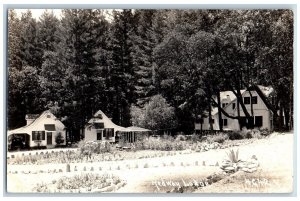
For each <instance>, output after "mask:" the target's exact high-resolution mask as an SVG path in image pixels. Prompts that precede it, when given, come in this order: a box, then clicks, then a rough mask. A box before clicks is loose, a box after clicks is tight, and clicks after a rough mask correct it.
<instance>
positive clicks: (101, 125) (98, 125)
mask: <svg viewBox="0 0 300 201" xmlns="http://www.w3.org/2000/svg"><path fill="white" fill-rule="evenodd" d="M94 126H95V129H103V128H104V123H95V124H94Z"/></svg>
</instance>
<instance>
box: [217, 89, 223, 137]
mask: <svg viewBox="0 0 300 201" xmlns="http://www.w3.org/2000/svg"><path fill="white" fill-rule="evenodd" d="M217 99H218V106H219V107H218V116H219V127H220V131H223V120H222V112H221V110H220V109H219V108H220V107H221V97H220V92H219V91H218V92H217Z"/></svg>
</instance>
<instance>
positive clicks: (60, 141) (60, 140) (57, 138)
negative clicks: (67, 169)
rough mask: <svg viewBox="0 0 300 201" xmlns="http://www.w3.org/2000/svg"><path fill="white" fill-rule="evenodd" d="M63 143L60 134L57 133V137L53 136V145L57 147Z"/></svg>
mask: <svg viewBox="0 0 300 201" xmlns="http://www.w3.org/2000/svg"><path fill="white" fill-rule="evenodd" d="M64 141H65V139H64V137H63V136H62V134H61V132H59V133H57V135H56V136H55V143H56V144H57V145H60V144H62V143H64Z"/></svg>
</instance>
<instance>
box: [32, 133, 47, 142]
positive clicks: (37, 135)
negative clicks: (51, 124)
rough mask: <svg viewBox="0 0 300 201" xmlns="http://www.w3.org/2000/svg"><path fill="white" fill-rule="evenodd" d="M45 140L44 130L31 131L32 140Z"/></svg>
mask: <svg viewBox="0 0 300 201" xmlns="http://www.w3.org/2000/svg"><path fill="white" fill-rule="evenodd" d="M35 140H45V131H32V141H35Z"/></svg>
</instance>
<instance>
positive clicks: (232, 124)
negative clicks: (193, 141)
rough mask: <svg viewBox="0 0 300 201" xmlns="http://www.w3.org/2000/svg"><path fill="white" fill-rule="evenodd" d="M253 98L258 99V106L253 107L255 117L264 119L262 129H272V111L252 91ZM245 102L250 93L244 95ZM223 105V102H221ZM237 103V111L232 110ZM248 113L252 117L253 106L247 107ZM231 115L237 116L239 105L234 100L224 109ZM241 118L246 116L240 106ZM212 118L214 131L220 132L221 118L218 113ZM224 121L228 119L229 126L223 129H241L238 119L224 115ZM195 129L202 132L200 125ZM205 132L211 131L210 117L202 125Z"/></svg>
mask: <svg viewBox="0 0 300 201" xmlns="http://www.w3.org/2000/svg"><path fill="white" fill-rule="evenodd" d="M251 94H252V97H254V96H256V97H257V104H252V105H253V116H254V117H255V116H262V118H263V125H262V127H261V128H267V129H269V130H271V129H272V125H271V122H270V118H271V116H270V110H269V109H268V108H267V106H266V105H265V103H264V102H263V100H262V99H261V97H260V96H259V95H258V94H257V92H256V91H251ZM242 96H243V100H244V97H250V94H249V92H248V91H245V92H244V93H243V94H242ZM223 100H224V103H227V102H228V101H227V100H226V99H223ZM221 103H223V102H221ZM233 103H235V109H233V108H232V104H233ZM245 106H246V109H247V111H248V112H249V113H250V115H251V104H248V105H245ZM223 109H224V110H225V111H226V112H227V113H228V114H229V115H231V116H237V115H238V112H237V103H236V100H233V101H232V102H230V103H229V104H228V105H227V106H226V107H224V108H223ZM240 116H245V114H244V112H243V109H242V107H241V106H240ZM212 118H213V119H214V120H215V122H214V124H213V129H214V130H219V129H220V127H219V117H218V113H216V114H214V115H213V116H212ZM222 119H227V126H223V129H224V130H226V129H228V130H238V129H239V123H238V120H237V119H230V118H228V117H226V116H225V115H223V114H222ZM195 129H196V130H200V124H195ZM202 129H203V130H209V122H208V117H207V118H205V119H204V120H203V125H202Z"/></svg>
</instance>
